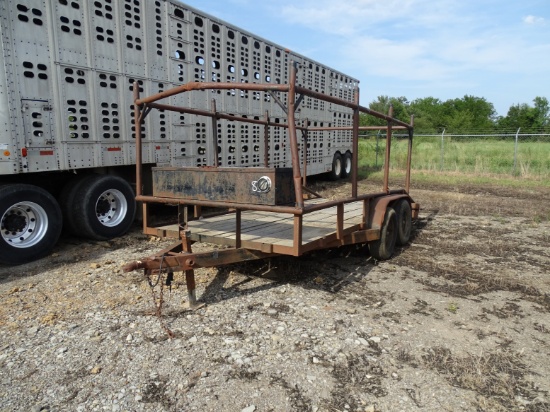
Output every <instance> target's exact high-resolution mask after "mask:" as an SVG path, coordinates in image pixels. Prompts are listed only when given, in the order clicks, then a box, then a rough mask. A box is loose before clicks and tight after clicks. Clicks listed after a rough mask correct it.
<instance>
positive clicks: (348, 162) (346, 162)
mask: <svg viewBox="0 0 550 412" xmlns="http://www.w3.org/2000/svg"><path fill="white" fill-rule="evenodd" d="M351 167H352V156H351V152H350V151H347V152H346V153H344V156H343V159H342V174H341V177H342V179H345V178H346V177H348V176H349V175H351Z"/></svg>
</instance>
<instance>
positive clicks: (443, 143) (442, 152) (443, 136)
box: [440, 129, 445, 171]
mask: <svg viewBox="0 0 550 412" xmlns="http://www.w3.org/2000/svg"><path fill="white" fill-rule="evenodd" d="M444 146H445V129H443V133H441V165H440V170H441V171H443V166H444V161H443V156H444V154H445V151H444Z"/></svg>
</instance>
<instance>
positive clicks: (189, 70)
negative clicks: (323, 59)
mask: <svg viewBox="0 0 550 412" xmlns="http://www.w3.org/2000/svg"><path fill="white" fill-rule="evenodd" d="M0 7H1V15H2V18H1V22H0V24H1V25H2V48H3V50H2V51H3V53H2V63H3V64H2V66H3V67H2V69H3V70H2V75H1V76H2V78H1V82H2V83H1V85H0V87H1V89H0V93H1V95H0V98H1V99H2V101H1V103H0V116H1V119H0V124H2V127H3V128H5V129H6V130H5V131H4V132H3V133H2V137H0V139H1V140H0V145H2V146H1V147H2V149H3V150H2V151H3V152H9V153H10V155H7V156H6V155H5V153H4V154H3V155H2V156H0V172H1V173H2V174H18V173H30V172H42V171H55V170H75V169H82V168H98V167H106V166H107V167H110V166H119V165H130V164H133V163H134V155H135V149H134V139H135V130H134V128H135V125H131V122H130V119H131V116H132V93H131V92H132V88H133V86H132V84H133V82H134V81H138V83H139V84H140V89H141V90H140V91H141V92H142V93H144V94H154V93H157V92H160V91H163V90H165V89H168V88H171V87H173V86H175V85H178V84H182V83H185V82H190V81H199V82H201V81H214V82H238V83H285V82H287V81H288V62H289V60H294V61H297V62H299V63H300V64H301V66H302V69H301V70H300V72H299V77H298V84H299V85H302V86H304V87H307V88H310V89H312V90H315V91H319V92H322V93H326V94H329V95H335V96H338V97H341V98H344V99H348V100H350V101H353V93H354V88H355V86H356V85H357V83H358V82H357V81H356V80H354V79H352V78H350V77H349V76H346V75H344V74H342V73H340V72H337V71H335V70H333V69H330V68H328V67H326V66H323V65H321V64H319V63H317V62H314V61H311V60H309V59H307V58H305V57H303V56H300V55H298V54H295V53H292V52H289V51H287V50H285V49H284V48H282V47H280V46H278V45H276V44H274V43H271V42H269V41H266V40H264V39H261V38H259V37H257V36H254V35H253V34H251V33H248V32H246V31H244V30H241V29H239V28H237V27H234V26H231V25H229V24H227V23H224V22H222V21H221V20H218V19H216V18H214V17H212V16H209V15H207V14H205V13H202V12H200V11H198V10H195V9H192V8H190V7H188V6H186V5H184V4H181V3H178V2H171V1H163V0H157V1H143V0H124V1H114V0H95V1H93V2H92V1H83V0H50V1H43V0H8V1H3V2H2V4H0ZM235 94H238V97H239V98H238V99H235ZM178 99H180V100H181V99H186V100H188V101H177V100H178ZM212 99H215V100H216V106H217V108H218V110H219V111H220V112H225V113H231V114H235V115H240V116H242V115H244V116H250V117H257V118H262V117H264V116H265V115H266V112H267V113H268V115H269V117H270V119H271V120H272V121H273V122H279V121H281V122H282V121H283V119H284V116H283V112H282V109H281V107H280V106H279V105H278V104H277V102H276V101H275V98H274V97H273V96H272V95H271V94H269V93H263V92H247V91H234V90H232V91H220V90H218V91H201V92H196V93H193V94H190V95H189V96H178V97H175V98H172V99H170V101H169V103H170V104H174V105H184V106H192V107H196V108H202V109H210V105H211V100H212ZM285 99H286V96H282V100H283V102H284V103H286V101H284V100H285ZM297 116H298V118H302V119H307V120H308V121H309V122H310V123H311V124H312V125H314V126H350V125H351V111H350V110H347V109H345V108H341V107H338V106H333V105H332V104H330V103H326V102H323V101H318V100H315V99H312V98H310V97H306V98H305V99H304V101H303V102H302V104H301V106H300V109H299V112H298V114H297ZM211 127H212V125H211V124H210V123H209V122H204V120H202V119H199V118H197V117H196V116H193V115H180V114H177V113H176V114H174V113H169V114H168V113H162V112H161V113H155V114H153V115H152V119H149V121H148V123H147V126H146V127H145V130H143V139H144V152H143V160H144V162H145V163H156V164H162V165H172V166H202V165H209V164H212V163H213V161H214V156H218V161H219V164H220V165H222V166H224V165H225V166H263V162H264V159H263V153H264V146H263V145H264V143H263V139H260V130H259V127H257V126H250V125H246V124H245V125H238V126H237V125H236V124H235V123H234V122H230V121H220V122H219V124H218V130H217V136H218V145H219V148H218V153H212V152H213V150H212V149H210V148H209V146H208V144H207V142H206V136H208V135H211V133H212V130H211ZM271 137H272V138H271V141H270V143H269V150H268V152H269V156H270V158H269V163H270V166H274V167H288V166H290V159H289V152H288V145H287V144H285V141H284V140H285V135H284V131H281V130H280V129H279V128H275V127H273V128H271ZM308 143H309V145H308V146H309V147H308V157H307V158H308V162H309V166H308V173H309V174H316V173H322V172H326V171H329V170H330V167H331V166H332V159H333V155H334V153H335V152H336V151H340V152H341V153H344V152H346V151H348V150H350V145H351V132H349V131H330V132H329V131H326V132H314V133H312V134H311V136H309V141H308ZM23 149H25V150H23ZM300 149H302V148H300ZM23 153H26V156H24V155H23Z"/></svg>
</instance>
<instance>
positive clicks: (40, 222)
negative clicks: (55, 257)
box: [0, 184, 63, 265]
mask: <svg viewBox="0 0 550 412" xmlns="http://www.w3.org/2000/svg"><path fill="white" fill-rule="evenodd" d="M62 226H63V220H62V217H61V209H60V207H59V204H58V203H57V201H56V200H55V199H54V197H53V196H52V195H51V194H49V193H48V192H47V191H45V190H44V189H41V188H39V187H37V186H33V185H27V184H10V185H6V186H2V187H0V228H1V231H2V233H1V235H0V236H1V238H0V263H4V264H8V265H20V264H22V263H27V262H31V261H33V260H36V259H39V258H41V257H44V256H46V255H47V254H48V253H50V252H51V251H52V250H53V247H54V246H55V244H56V242H57V240H58V239H59V235H60V234H61V228H62Z"/></svg>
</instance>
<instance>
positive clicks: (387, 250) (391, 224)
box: [369, 207, 397, 260]
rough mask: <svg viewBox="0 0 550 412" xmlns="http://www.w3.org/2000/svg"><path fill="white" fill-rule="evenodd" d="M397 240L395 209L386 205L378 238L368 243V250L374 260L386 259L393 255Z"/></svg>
mask: <svg viewBox="0 0 550 412" xmlns="http://www.w3.org/2000/svg"><path fill="white" fill-rule="evenodd" d="M396 241H397V215H396V213H395V210H393V209H392V208H391V207H388V208H387V210H386V215H385V216H384V223H383V225H382V228H381V229H380V239H378V240H375V241H374V242H371V243H369V251H370V254H371V256H372V257H373V258H375V259H376V260H387V259H389V258H390V257H391V256H392V255H393V251H394V249H395V242H396Z"/></svg>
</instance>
